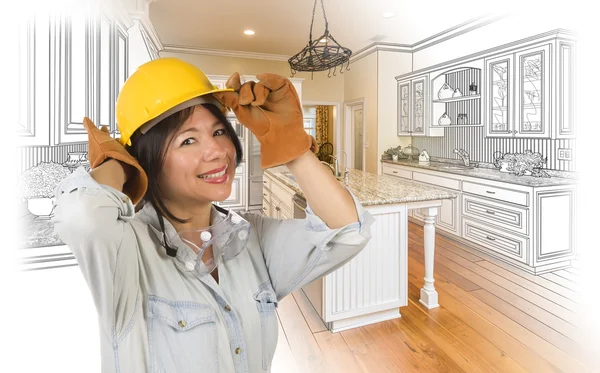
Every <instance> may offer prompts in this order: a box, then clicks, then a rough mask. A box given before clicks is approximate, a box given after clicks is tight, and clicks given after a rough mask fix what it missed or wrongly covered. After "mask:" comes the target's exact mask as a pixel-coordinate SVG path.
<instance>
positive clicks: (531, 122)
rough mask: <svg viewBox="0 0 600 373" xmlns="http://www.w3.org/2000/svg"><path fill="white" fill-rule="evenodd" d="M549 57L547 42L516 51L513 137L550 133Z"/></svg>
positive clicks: (544, 135) (546, 135)
mask: <svg viewBox="0 0 600 373" xmlns="http://www.w3.org/2000/svg"><path fill="white" fill-rule="evenodd" d="M549 60H550V44H544V45H541V46H538V47H534V48H530V49H527V50H524V51H521V52H517V53H515V67H516V68H515V77H516V82H515V83H516V84H515V90H516V96H515V97H516V101H515V119H516V124H517V126H516V128H514V129H513V131H514V133H515V136H518V137H549V136H550V115H549V113H550V76H551V71H550V61H549Z"/></svg>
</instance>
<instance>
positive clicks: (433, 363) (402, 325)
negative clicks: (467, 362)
mask: <svg viewBox="0 0 600 373" xmlns="http://www.w3.org/2000/svg"><path fill="white" fill-rule="evenodd" d="M406 324H407V323H406V321H404V320H403V319H402V318H399V319H394V320H389V321H383V322H380V323H377V324H372V325H367V326H364V328H365V330H366V331H367V332H368V333H369V334H371V336H372V337H373V339H375V338H382V339H381V340H380V339H377V342H378V343H379V344H381V343H384V344H386V345H387V346H388V348H390V347H392V346H395V348H397V349H400V348H402V351H403V355H404V356H405V357H407V358H408V359H409V361H410V362H411V364H413V366H414V367H415V368H414V369H415V370H414V371H418V372H459V373H462V370H461V369H460V367H458V366H457V365H456V363H454V362H453V361H452V359H450V358H449V357H448V356H447V355H446V354H445V353H444V352H443V351H442V350H441V349H439V348H438V347H437V346H436V345H435V344H434V343H433V342H431V340H430V339H429V338H427V337H426V336H425V335H424V334H423V333H422V332H421V331H416V332H415V331H414V330H412V329H411V328H410V327H409V326H408V325H406ZM376 336H377V337H376Z"/></svg>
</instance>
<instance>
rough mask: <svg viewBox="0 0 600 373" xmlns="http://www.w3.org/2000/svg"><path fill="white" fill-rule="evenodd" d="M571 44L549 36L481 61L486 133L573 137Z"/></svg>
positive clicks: (496, 135)
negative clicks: (483, 80) (483, 72)
mask: <svg viewBox="0 0 600 373" xmlns="http://www.w3.org/2000/svg"><path fill="white" fill-rule="evenodd" d="M573 65H574V42H572V41H571V40H561V39H556V38H554V39H551V40H546V41H542V42H539V43H537V44H534V45H530V46H528V47H524V48H520V49H517V50H516V51H514V52H511V53H505V54H501V55H492V56H489V57H487V58H486V59H485V92H486V95H487V98H486V99H485V104H484V112H485V113H484V118H485V121H486V122H487V123H486V136H487V137H507V138H537V139H541V138H547V139H550V138H553V139H557V138H573V137H574V136H575V117H574V109H573V108H574V105H575V99H574V95H575V90H574V87H573V83H574V66H573Z"/></svg>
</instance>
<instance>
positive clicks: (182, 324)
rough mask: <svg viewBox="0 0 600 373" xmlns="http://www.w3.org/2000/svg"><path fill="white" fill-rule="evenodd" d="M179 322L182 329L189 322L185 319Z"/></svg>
mask: <svg viewBox="0 0 600 373" xmlns="http://www.w3.org/2000/svg"><path fill="white" fill-rule="evenodd" d="M177 324H179V327H180V328H182V329H183V328H185V326H186V325H187V323H186V322H185V320H179V322H178V323H177Z"/></svg>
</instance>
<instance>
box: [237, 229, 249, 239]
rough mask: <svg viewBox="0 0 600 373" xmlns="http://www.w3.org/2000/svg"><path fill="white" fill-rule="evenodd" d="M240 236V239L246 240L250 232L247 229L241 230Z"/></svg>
mask: <svg viewBox="0 0 600 373" xmlns="http://www.w3.org/2000/svg"><path fill="white" fill-rule="evenodd" d="M238 237H239V239H240V240H242V241H243V240H245V239H246V238H248V232H246V231H239V232H238Z"/></svg>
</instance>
